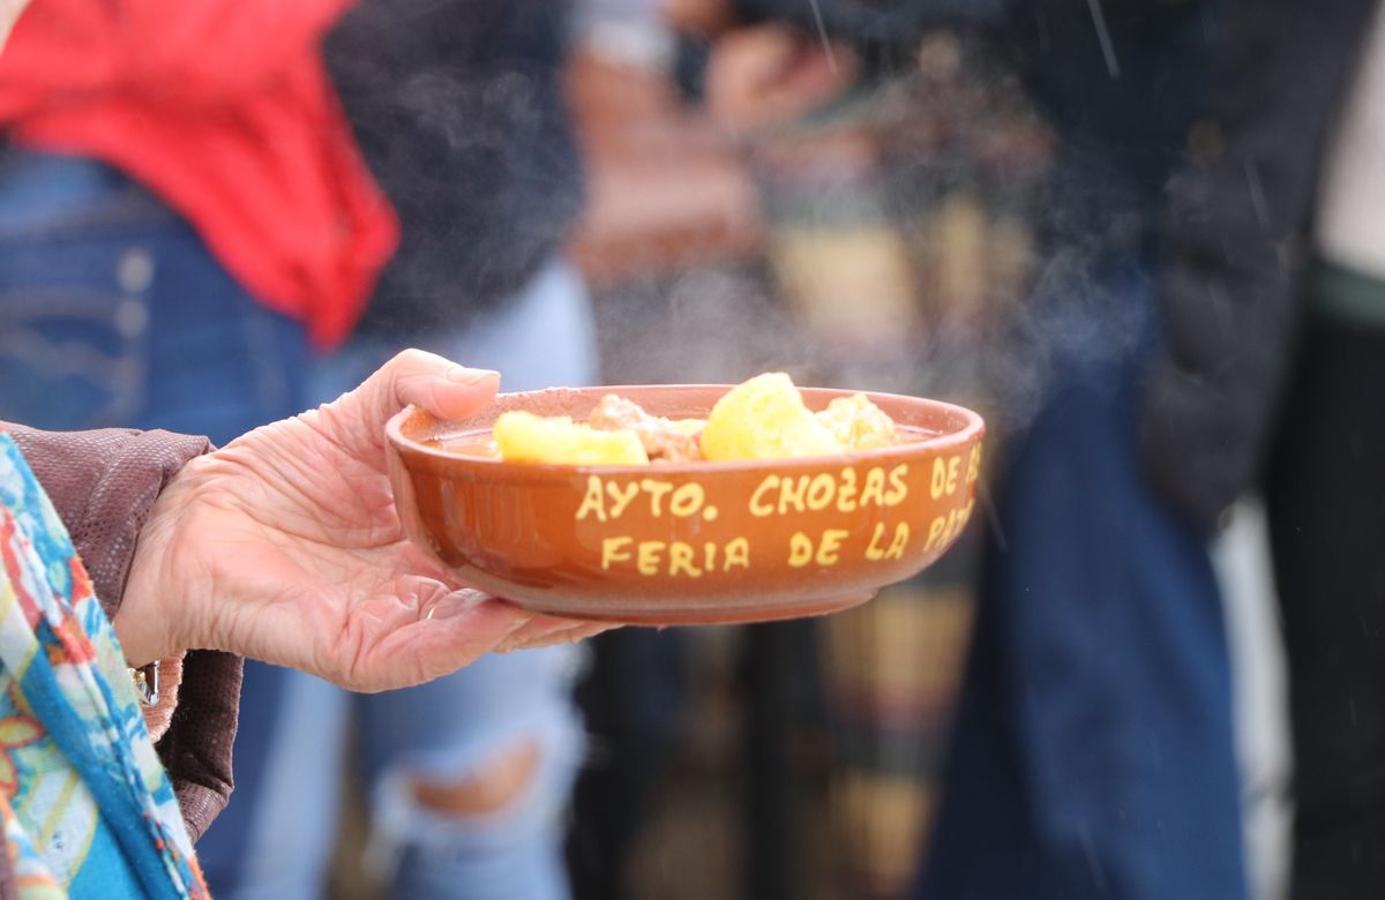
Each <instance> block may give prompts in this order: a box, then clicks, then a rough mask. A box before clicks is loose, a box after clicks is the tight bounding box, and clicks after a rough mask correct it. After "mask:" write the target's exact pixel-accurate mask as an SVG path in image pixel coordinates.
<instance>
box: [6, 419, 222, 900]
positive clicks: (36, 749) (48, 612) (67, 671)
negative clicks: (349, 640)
mask: <svg viewBox="0 0 1385 900" xmlns="http://www.w3.org/2000/svg"><path fill="white" fill-rule="evenodd" d="M0 820H2V821H3V827H4V837H5V851H6V853H7V855H8V858H9V865H8V868H9V870H10V871H11V873H13V878H14V884H15V886H16V887H17V888H18V891H19V894H20V896H22V897H26V898H28V897H35V898H50V897H51V898H57V897H68V896H72V897H101V898H113V900H121V898H136V897H141V898H142V897H151V898H206V897H209V894H208V892H207V889H206V886H205V885H204V883H203V880H202V875H201V872H200V871H199V869H198V866H197V861H196V857H195V856H194V855H193V849H192V841H191V839H190V838H189V836H188V832H187V828H186V826H185V825H184V823H183V817H182V815H181V813H180V812H179V809H178V801H177V798H176V797H175V796H174V793H173V787H172V785H171V784H170V782H169V779H168V776H167V774H166V773H165V772H164V768H163V766H162V765H161V764H160V762H159V758H158V756H157V754H156V753H155V751H154V746H153V743H152V742H151V741H150V738H149V732H148V730H147V729H146V728H145V723H144V716H143V713H142V712H141V709H140V703H139V699H138V697H137V696H136V694H135V689H134V685H133V683H132V681H131V679H130V676H129V673H128V670H127V668H126V665H125V657H124V654H123V653H122V652H121V649H120V645H119V644H118V643H117V641H116V636H115V630H114V628H113V627H112V626H111V622H110V620H109V619H108V618H107V617H106V614H105V612H104V611H103V610H102V608H101V605H100V603H99V602H98V601H97V599H96V596H95V594H94V593H93V591H92V586H91V581H90V579H88V577H87V573H86V570H85V569H84V568H83V567H82V562H81V560H80V559H78V558H77V554H76V551H75V550H74V549H73V546H72V541H71V540H70V538H69V537H68V534H67V530H66V529H65V528H64V527H63V524H62V522H60V521H59V520H58V516H57V513H56V512H55V510H54V509H53V506H52V504H50V503H49V501H48V498H47V496H46V495H45V494H44V493H43V489H42V488H41V487H40V486H39V484H38V482H37V480H36V479H35V478H34V475H33V473H32V472H31V471H30V470H29V467H28V465H27V464H26V463H25V461H24V458H23V456H21V455H20V453H19V450H18V448H17V447H16V446H15V445H14V442H13V441H11V440H10V438H9V437H8V436H6V435H3V434H0Z"/></svg>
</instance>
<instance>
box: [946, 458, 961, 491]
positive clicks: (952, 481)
mask: <svg viewBox="0 0 1385 900" xmlns="http://www.w3.org/2000/svg"><path fill="white" fill-rule="evenodd" d="M961 465H962V457H960V456H954V457H952V459H949V460H948V461H947V492H948V494H955V493H957V477H958V475H960V474H961V472H960V467H961Z"/></svg>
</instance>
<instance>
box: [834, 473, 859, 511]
mask: <svg viewBox="0 0 1385 900" xmlns="http://www.w3.org/2000/svg"><path fill="white" fill-rule="evenodd" d="M837 511H838V512H844V513H849V512H855V511H856V470H855V469H842V483H841V484H840V485H838V487H837Z"/></svg>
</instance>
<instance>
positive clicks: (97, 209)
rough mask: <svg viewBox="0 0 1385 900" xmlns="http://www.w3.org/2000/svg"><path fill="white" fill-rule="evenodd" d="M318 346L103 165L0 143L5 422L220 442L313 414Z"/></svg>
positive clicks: (0, 404) (0, 392) (0, 361)
mask: <svg viewBox="0 0 1385 900" xmlns="http://www.w3.org/2000/svg"><path fill="white" fill-rule="evenodd" d="M307 365H308V353H307V339H306V335H305V332H304V329H303V328H302V326H301V325H299V324H298V323H297V322H294V321H292V320H290V319H288V318H286V317H284V316H281V315H279V314H277V313H274V312H271V311H270V310H268V309H266V308H264V307H263V306H261V305H260V304H259V303H257V302H256V301H255V300H254V298H252V297H251V296H250V295H249V294H247V293H246V292H245V291H244V290H243V289H242V288H241V287H240V285H239V284H237V283H236V281H235V279H233V278H232V277H231V276H230V275H229V274H228V273H227V272H226V270H225V269H223V268H222V267H221V265H220V263H218V262H217V261H216V259H214V258H213V257H212V255H211V254H210V252H208V250H207V248H206V246H205V245H204V244H203V243H202V240H201V239H200V238H199V237H198V236H197V234H196V233H195V232H194V231H193V230H192V229H191V228H190V227H189V226H188V225H187V223H186V222H184V221H183V220H182V219H181V218H179V217H178V216H177V215H176V214H174V213H173V212H172V211H171V210H169V209H168V208H167V207H166V206H164V205H163V204H162V203H160V202H159V201H158V200H157V199H155V198H154V197H153V196H152V195H151V194H149V192H148V191H146V190H145V189H144V188H142V187H140V186H139V185H137V184H135V183H134V182H132V181H130V180H129V179H128V178H126V177H125V176H123V175H121V174H120V173H118V172H116V171H115V170H113V169H111V168H109V167H108V166H105V165H103V164H101V163H98V162H94V161H91V160H86V159H81V158H77V157H67V156H58V155H51V154H41V153H34V152H29V151H24V150H19V149H17V148H13V147H3V146H0V418H7V419H11V420H14V421H17V422H23V423H25V424H28V425H33V426H35V427H38V428H51V429H80V428H100V427H107V426H130V427H136V428H167V429H169V430H171V431H179V432H184V433H187V434H205V435H208V436H209V437H211V438H212V440H213V441H215V442H217V443H224V442H226V441H228V440H230V439H231V438H233V437H235V436H236V435H239V434H241V433H243V432H245V431H248V430H250V429H251V428H254V427H255V426H257V425H261V424H264V423H265V422H269V421H273V420H275V419H279V418H283V417H284V416H288V415H293V414H294V413H297V412H299V411H301V410H302V408H303V403H304V398H305V394H304V388H305V385H306V378H307V374H308V370H307Z"/></svg>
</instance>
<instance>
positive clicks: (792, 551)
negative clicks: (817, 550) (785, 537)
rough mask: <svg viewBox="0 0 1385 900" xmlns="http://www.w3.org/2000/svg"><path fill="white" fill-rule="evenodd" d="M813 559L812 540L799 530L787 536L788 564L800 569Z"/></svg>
mask: <svg viewBox="0 0 1385 900" xmlns="http://www.w3.org/2000/svg"><path fill="white" fill-rule="evenodd" d="M812 561H813V540H812V538H810V537H808V535H806V534H804V533H803V532H801V531H795V532H794V533H793V537H791V538H789V565H791V566H793V567H794V568H795V569H801V568H803V567H804V566H806V565H808V563H810V562H812Z"/></svg>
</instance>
